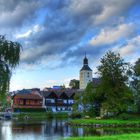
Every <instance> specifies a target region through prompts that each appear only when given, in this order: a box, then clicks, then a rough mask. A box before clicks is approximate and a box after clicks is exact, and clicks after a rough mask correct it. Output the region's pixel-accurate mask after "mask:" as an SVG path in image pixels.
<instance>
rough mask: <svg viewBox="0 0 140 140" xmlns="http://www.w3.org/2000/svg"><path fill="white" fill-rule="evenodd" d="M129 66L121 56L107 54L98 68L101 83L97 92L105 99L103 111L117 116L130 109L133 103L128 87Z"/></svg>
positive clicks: (112, 53)
mask: <svg viewBox="0 0 140 140" xmlns="http://www.w3.org/2000/svg"><path fill="white" fill-rule="evenodd" d="M128 70H129V64H128V63H125V62H124V60H123V59H122V58H121V57H120V55H119V54H115V53H114V52H111V51H109V52H107V53H106V55H105V56H104V57H103V58H102V59H101V65H100V66H99V67H98V72H99V75H100V79H101V83H100V85H99V86H98V88H97V92H98V93H99V94H100V95H102V96H103V97H104V99H103V100H102V101H103V102H102V109H103V110H106V111H107V112H113V113H115V114H118V113H121V112H123V111H126V110H127V109H128V105H129V103H130V101H132V94H131V90H130V89H129V87H128V86H127V82H128V76H127V71H128Z"/></svg>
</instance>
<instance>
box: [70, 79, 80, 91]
mask: <svg viewBox="0 0 140 140" xmlns="http://www.w3.org/2000/svg"><path fill="white" fill-rule="evenodd" d="M69 86H70V87H71V88H72V89H79V80H76V79H72V80H71V81H70V83H69Z"/></svg>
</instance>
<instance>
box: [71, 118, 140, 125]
mask: <svg viewBox="0 0 140 140" xmlns="http://www.w3.org/2000/svg"><path fill="white" fill-rule="evenodd" d="M69 123H70V124H71V125H94V124H100V125H105V126H106V125H117V126H123V125H140V120H119V119H105V120H104V119H103V120H96V119H74V120H71V121H70V122H69Z"/></svg>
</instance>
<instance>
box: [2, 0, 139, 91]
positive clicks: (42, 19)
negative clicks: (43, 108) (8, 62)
mask: <svg viewBox="0 0 140 140" xmlns="http://www.w3.org/2000/svg"><path fill="white" fill-rule="evenodd" d="M0 34H1V35H5V37H6V38H7V39H9V40H12V41H17V42H19V43H20V44H21V45H22V51H21V57H20V64H19V66H18V67H17V68H16V69H14V70H13V74H12V77H11V82H10V91H14V90H20V89H23V88H26V89H27V88H36V87H37V88H41V89H43V88H45V87H50V86H53V85H62V84H65V85H66V86H68V85H69V81H70V80H71V79H74V78H75V79H79V70H80V69H81V67H82V63H83V62H82V61H83V58H84V55H85V52H86V54H87V57H88V59H89V66H90V67H91V68H92V70H93V77H96V76H97V75H96V72H97V66H99V65H100V60H101V58H102V57H103V56H104V55H105V53H106V52H107V51H109V50H111V51H114V52H115V53H120V54H121V57H122V58H124V59H125V61H127V62H130V63H131V64H134V62H135V61H136V60H137V59H138V58H139V57H140V0H0Z"/></svg>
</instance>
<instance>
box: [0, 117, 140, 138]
mask: <svg viewBox="0 0 140 140" xmlns="http://www.w3.org/2000/svg"><path fill="white" fill-rule="evenodd" d="M65 122H66V120H57V119H56V120H55V119H54V120H46V121H39V122H21V123H20V122H12V123H11V126H9V127H10V129H11V133H12V135H22V134H23V135H24V136H25V135H29V136H33V135H36V136H42V137H50V138H53V137H56V138H57V137H61V136H62V137H68V136H97V135H98V136H100V135H113V134H123V133H136V132H140V128H95V127H89V126H87V127H86V126H85V127H71V126H68V125H65ZM3 133H4V132H3V131H2V127H1V130H0V139H2V140H3V139H4V135H3Z"/></svg>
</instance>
